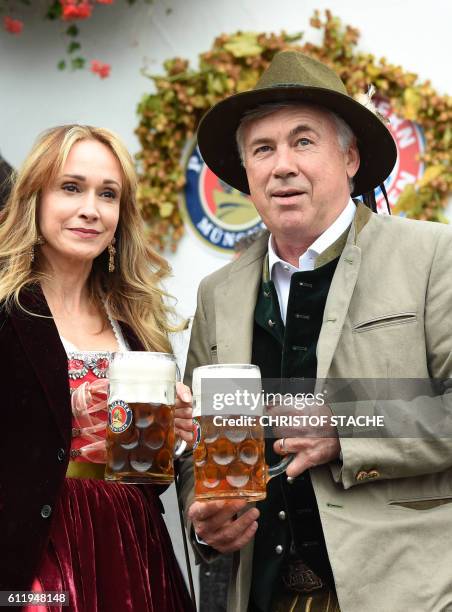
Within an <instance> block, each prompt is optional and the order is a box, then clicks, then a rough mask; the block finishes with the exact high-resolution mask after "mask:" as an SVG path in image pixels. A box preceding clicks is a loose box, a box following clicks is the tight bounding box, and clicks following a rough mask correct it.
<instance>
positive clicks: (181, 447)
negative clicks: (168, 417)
mask: <svg viewBox="0 0 452 612" xmlns="http://www.w3.org/2000/svg"><path fill="white" fill-rule="evenodd" d="M181 378H182V376H181V371H180V368H179V365H178V364H177V363H176V380H177V381H178V382H180V381H181ZM186 448H187V443H186V442H185V440H182V438H178V439H177V440H176V446H175V447H174V458H175V459H177V458H178V457H180V456H181V455H182V453H183V452H184V451H185V449H186Z"/></svg>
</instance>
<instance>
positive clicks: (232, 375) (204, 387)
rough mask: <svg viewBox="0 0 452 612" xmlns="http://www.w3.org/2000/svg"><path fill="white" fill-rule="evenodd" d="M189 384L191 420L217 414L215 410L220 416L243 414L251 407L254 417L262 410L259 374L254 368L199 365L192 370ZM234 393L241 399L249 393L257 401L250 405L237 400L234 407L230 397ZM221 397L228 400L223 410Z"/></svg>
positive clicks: (256, 368) (248, 365) (230, 365)
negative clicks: (191, 408) (239, 395)
mask: <svg viewBox="0 0 452 612" xmlns="http://www.w3.org/2000/svg"><path fill="white" fill-rule="evenodd" d="M192 385H193V417H199V416H202V415H203V416H205V415H208V414H216V413H217V411H221V412H222V413H223V414H225V413H226V414H242V413H243V412H247V411H248V410H250V409H251V408H252V411H253V413H254V414H258V413H260V412H261V410H262V407H261V406H260V398H261V373H260V369H259V368H258V367H257V366H254V365H250V364H240V363H231V364H217V365H211V366H201V367H199V368H195V369H194V370H193V382H192ZM236 393H239V394H241V395H242V396H243V397H245V395H244V394H245V393H248V394H252V397H254V398H257V399H256V400H253V401H252V403H251V404H250V405H249V406H246V405H245V404H243V403H241V402H240V401H237V403H236V405H234V404H233V403H232V404H231V401H230V397H231V395H234V394H236ZM236 397H237V396H236ZM247 397H248V398H250V397H251V396H250V395H248V396H247ZM215 398H216V399H215ZM221 398H229V399H228V400H227V402H226V401H225V404H224V406H222V407H221V406H220V403H221ZM250 401H251V400H250Z"/></svg>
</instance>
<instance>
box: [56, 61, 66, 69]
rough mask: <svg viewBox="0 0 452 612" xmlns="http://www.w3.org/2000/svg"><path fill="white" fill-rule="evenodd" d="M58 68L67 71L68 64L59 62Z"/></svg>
mask: <svg viewBox="0 0 452 612" xmlns="http://www.w3.org/2000/svg"><path fill="white" fill-rule="evenodd" d="M57 66H58V70H65V69H66V62H65V61H64V60H61V61H59V62H58V64H57Z"/></svg>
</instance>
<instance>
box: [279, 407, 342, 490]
mask: <svg viewBox="0 0 452 612" xmlns="http://www.w3.org/2000/svg"><path fill="white" fill-rule="evenodd" d="M267 410H268V414H271V415H272V416H275V415H279V416H281V415H287V416H299V417H305V420H306V421H307V423H306V424H302V425H300V426H299V427H284V428H283V427H274V428H273V431H274V433H275V435H277V436H278V437H279V438H280V439H279V440H276V442H275V443H274V445H273V449H274V451H275V453H277V454H278V455H287V454H289V453H293V454H295V457H294V459H293V460H292V462H291V463H290V465H289V466H288V468H287V470H286V474H287V476H290V477H292V478H294V477H295V476H298V475H299V474H302V473H303V472H305V471H306V470H308V469H309V468H311V467H315V466H316V465H322V464H324V463H328V462H330V461H334V459H337V457H339V454H340V452H341V445H340V443H339V437H338V433H337V428H336V427H334V426H333V425H331V416H332V412H331V409H330V408H329V406H327V405H326V404H323V405H321V406H316V405H314V406H312V407H305V408H303V410H297V409H296V408H294V407H292V406H290V407H288V406H273V407H269V408H268V409H267ZM310 417H313V418H312V419H311V418H310ZM319 419H323V421H324V424H323V425H319V426H316V425H313V424H312V422H318V420H319Z"/></svg>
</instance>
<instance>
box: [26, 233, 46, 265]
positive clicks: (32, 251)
mask: <svg viewBox="0 0 452 612" xmlns="http://www.w3.org/2000/svg"><path fill="white" fill-rule="evenodd" d="M40 244H45V240H44V238H43V237H42V236H39V235H38V237H37V239H36V242H35V243H34V244H32V245H31V249H30V264H32V263H33V262H34V260H35V246H39V245H40Z"/></svg>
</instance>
